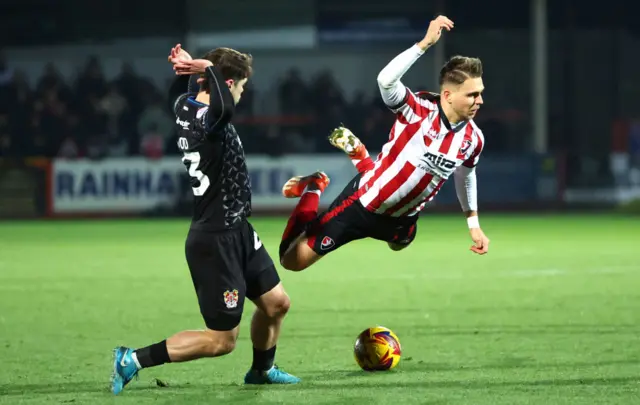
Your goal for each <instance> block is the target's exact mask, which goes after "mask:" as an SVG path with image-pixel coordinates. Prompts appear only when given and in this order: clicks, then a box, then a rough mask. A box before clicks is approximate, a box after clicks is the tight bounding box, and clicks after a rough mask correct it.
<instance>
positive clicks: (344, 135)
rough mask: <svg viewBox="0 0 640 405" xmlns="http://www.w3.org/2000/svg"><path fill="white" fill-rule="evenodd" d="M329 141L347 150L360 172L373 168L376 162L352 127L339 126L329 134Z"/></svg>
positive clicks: (344, 150) (342, 149)
mask: <svg viewBox="0 0 640 405" xmlns="http://www.w3.org/2000/svg"><path fill="white" fill-rule="evenodd" d="M329 143H331V145H333V146H335V147H336V148H338V149H340V150H341V151H343V152H345V153H346V154H347V155H348V156H349V158H350V159H351V162H352V163H353V165H354V166H355V167H356V170H357V171H358V173H364V172H366V171H367V170H371V169H373V166H374V163H373V160H372V159H371V157H370V156H369V151H368V150H367V148H366V147H365V146H364V144H363V143H362V141H360V139H358V137H357V136H355V135H354V134H353V132H351V130H350V129H348V128H346V127H343V126H339V127H338V128H336V129H334V130H333V132H331V135H329Z"/></svg>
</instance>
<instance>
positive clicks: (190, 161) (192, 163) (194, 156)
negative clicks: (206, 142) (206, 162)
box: [182, 152, 211, 196]
mask: <svg viewBox="0 0 640 405" xmlns="http://www.w3.org/2000/svg"><path fill="white" fill-rule="evenodd" d="M182 163H184V164H185V166H187V170H188V171H189V176H191V177H193V178H195V179H197V180H198V181H199V182H200V185H199V186H198V187H191V188H192V189H193V195H195V196H201V195H204V193H205V191H207V189H208V188H209V184H211V182H210V181H209V177H207V176H206V175H205V174H204V173H202V172H201V171H200V170H198V166H199V165H200V152H189V153H185V154H184V157H183V158H182Z"/></svg>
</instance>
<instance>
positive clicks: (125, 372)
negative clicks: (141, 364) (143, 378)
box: [111, 346, 138, 395]
mask: <svg viewBox="0 0 640 405" xmlns="http://www.w3.org/2000/svg"><path fill="white" fill-rule="evenodd" d="M132 354H133V349H129V348H128V347H122V346H118V347H116V348H115V349H113V374H112V375H111V392H113V393H114V394H115V395H118V394H119V393H120V392H122V390H123V389H124V386H125V385H127V384H128V383H129V381H131V380H132V379H133V377H135V376H137V375H138V366H137V365H136V362H135V361H134V360H133V357H132V356H131V355H132Z"/></svg>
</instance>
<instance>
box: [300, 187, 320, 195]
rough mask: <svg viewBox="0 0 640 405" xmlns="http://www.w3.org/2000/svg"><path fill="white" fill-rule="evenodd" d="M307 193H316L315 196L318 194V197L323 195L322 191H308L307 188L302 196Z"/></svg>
mask: <svg viewBox="0 0 640 405" xmlns="http://www.w3.org/2000/svg"><path fill="white" fill-rule="evenodd" d="M305 193H315V194H318V195H322V191H320V190H307V188H306V187H305V188H304V192H303V193H302V194H305Z"/></svg>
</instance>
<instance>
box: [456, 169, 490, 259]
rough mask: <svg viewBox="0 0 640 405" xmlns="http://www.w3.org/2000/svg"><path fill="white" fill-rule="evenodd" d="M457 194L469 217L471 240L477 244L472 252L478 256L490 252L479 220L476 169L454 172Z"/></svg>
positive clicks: (472, 247) (487, 240)
mask: <svg viewBox="0 0 640 405" xmlns="http://www.w3.org/2000/svg"><path fill="white" fill-rule="evenodd" d="M454 181H455V186H456V194H457V196H458V201H460V206H461V207H462V210H463V211H464V213H465V215H466V217H467V225H468V226H469V233H470V234H471V239H472V240H473V242H474V243H475V244H474V245H473V246H471V251H473V252H475V253H478V254H481V255H483V254H485V253H487V252H488V251H489V238H487V237H486V236H485V234H484V232H482V229H480V221H479V219H478V187H477V179H476V168H475V167H467V166H464V165H463V166H460V167H458V169H456V171H455V172H454Z"/></svg>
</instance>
